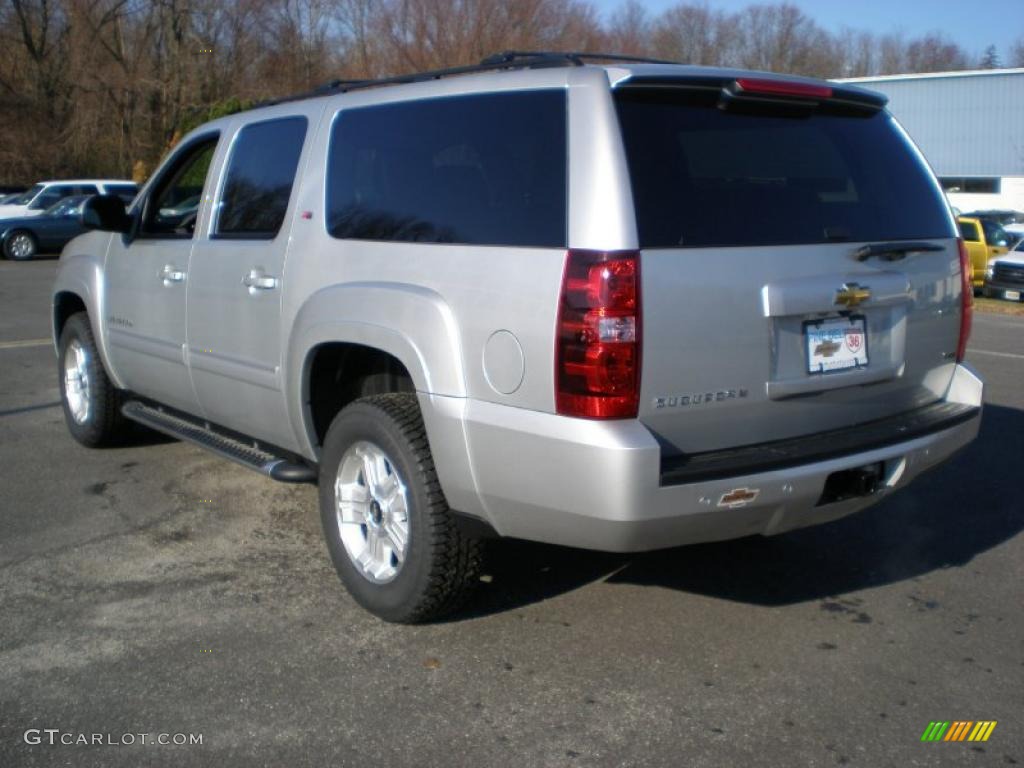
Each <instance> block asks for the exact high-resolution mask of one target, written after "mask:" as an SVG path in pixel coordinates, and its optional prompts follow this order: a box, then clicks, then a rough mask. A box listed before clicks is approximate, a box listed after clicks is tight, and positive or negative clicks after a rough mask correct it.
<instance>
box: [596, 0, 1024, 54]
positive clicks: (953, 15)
mask: <svg viewBox="0 0 1024 768" xmlns="http://www.w3.org/2000/svg"><path fill="white" fill-rule="evenodd" d="M685 1H686V2H691V1H699V0H685ZM757 1H758V2H762V3H765V4H774V3H775V2H777V0H757ZM595 2H596V3H597V6H598V7H599V8H600V9H601V10H602V11H603V12H604V13H605V14H607V13H608V12H609V11H611V10H613V9H615V8H616V7H618V6H619V5H620V2H621V0H595ZM790 2H792V4H793V5H796V6H798V7H799V8H800V9H801V10H803V11H804V13H806V14H807V15H808V16H810V17H811V18H813V19H814V20H815V21H816V22H817V23H818V24H820V25H821V26H823V27H824V28H825V29H828V30H829V31H832V32H834V31H837V30H839V29H841V28H842V27H844V26H845V27H852V28H854V29H866V30H868V31H870V32H876V33H879V34H884V33H887V32H896V31H902V32H903V33H904V34H905V35H906V36H907V37H914V36H917V35H921V34H924V33H925V32H931V31H933V30H934V31H939V32H943V33H944V34H946V35H947V36H948V37H949V38H951V39H952V40H953V41H954V42H956V43H959V44H960V45H961V46H962V47H963V48H964V49H965V50H966V51H967V53H968V54H969V55H970V56H972V57H974V58H976V57H978V56H980V55H981V53H982V52H983V51H984V50H985V48H986V47H988V46H989V45H991V44H994V45H995V46H996V47H997V48H998V49H999V56H1000V58H1001V59H1002V61H1003V63H1004V64H1005V63H1006V59H1007V57H1008V56H1009V51H1010V46H1011V45H1012V44H1013V42H1014V40H1016V39H1017V38H1018V36H1021V35H1024V0H795V1H794V0H790ZM641 3H642V4H643V5H644V6H645V7H646V8H647V9H648V10H649V11H650V12H651V13H652V14H657V13H660V12H661V11H663V10H665V9H666V8H669V7H671V6H673V5H677V4H678V3H679V0H641ZM753 4H754V2H753V0H709V2H708V5H710V7H711V8H713V9H716V10H724V11H737V10H740V9H742V8H745V7H747V6H748V5H753Z"/></svg>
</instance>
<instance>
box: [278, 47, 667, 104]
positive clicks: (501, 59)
mask: <svg viewBox="0 0 1024 768" xmlns="http://www.w3.org/2000/svg"><path fill="white" fill-rule="evenodd" d="M588 60H590V61H622V62H633V63H639V64H679V62H678V61H668V60H666V59H651V58H647V57H645V56H625V55H622V54H618V53H596V52H593V53H592V52H587V51H502V52H501V53H495V54H493V55H491V56H488V57H486V58H485V59H483V60H481V61H480V63H479V64H468V65H465V66H461V67H447V68H445V69H432V70H427V71H426V72H412V73H410V74H407V75H395V76H392V77H380V78H375V79H367V80H332V81H331V82H329V83H325V84H323V85H321V86H318V87H317V88H314V89H313V90H311V91H306V92H304V93H297V94H295V95H293V96H286V97H284V98H281V99H273V100H270V101H264V102H261V103H260V104H259V105H258V106H261V107H267V106H271V105H274V104H283V103H285V102H289V101H299V100H301V99H308V98H313V97H315V96H328V95H331V94H336V93H348V92H349V91H355V90H361V89H363V88H376V87H378V86H382V85H402V84H406V83H422V82H426V81H429V80H440V79H441V78H443V77H452V76H453V75H468V74H471V73H474V72H493V71H497V70H503V69H546V68H549V67H582V66H583V65H584V64H586V62H587V61H588Z"/></svg>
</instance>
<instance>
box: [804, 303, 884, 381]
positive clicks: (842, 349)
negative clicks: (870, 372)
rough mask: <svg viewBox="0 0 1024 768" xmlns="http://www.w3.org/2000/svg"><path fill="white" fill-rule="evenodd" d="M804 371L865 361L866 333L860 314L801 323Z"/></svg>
mask: <svg viewBox="0 0 1024 768" xmlns="http://www.w3.org/2000/svg"><path fill="white" fill-rule="evenodd" d="M804 340H805V342H806V344H807V372H808V373H834V372H835V371H845V370H847V369H849V368H862V367H864V366H865V365H867V364H868V335H867V331H866V330H865V323H864V318H863V317H861V316H854V317H835V318H829V319H827V320H809V321H807V322H805V323H804Z"/></svg>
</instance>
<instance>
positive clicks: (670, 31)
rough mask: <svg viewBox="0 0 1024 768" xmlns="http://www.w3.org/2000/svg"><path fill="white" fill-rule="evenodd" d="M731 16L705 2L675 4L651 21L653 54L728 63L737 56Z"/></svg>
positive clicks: (733, 19) (733, 60) (733, 21)
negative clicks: (652, 24)
mask: <svg viewBox="0 0 1024 768" xmlns="http://www.w3.org/2000/svg"><path fill="white" fill-rule="evenodd" d="M737 44H738V36H737V31H736V25H735V18H734V17H732V16H729V15H727V14H725V13H723V12H722V11H713V10H711V8H710V6H708V5H707V4H706V3H702V4H686V5H677V6H674V7H672V8H669V9H668V10H666V11H665V12H664V13H663V14H662V15H661V16H660V17H659V18H658V19H657V20H656V21H655V22H654V29H653V33H652V48H653V51H654V53H655V54H656V55H658V56H661V57H663V58H667V59H672V60H674V61H681V62H684V63H687V64H701V65H720V64H724V65H728V64H733V63H735V61H736V58H737V56H738V52H737Z"/></svg>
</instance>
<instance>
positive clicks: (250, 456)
mask: <svg viewBox="0 0 1024 768" xmlns="http://www.w3.org/2000/svg"><path fill="white" fill-rule="evenodd" d="M121 413H123V414H124V416H125V418H128V419H131V420H132V421H136V422H138V423H139V424H142V425H143V426H146V427H149V428H150V429H155V430H156V431H157V432H163V433H164V434H165V435H170V436H171V437H175V438H177V439H179V440H185V441H186V442H189V443H194V444H196V445H198V446H199V447H200V448H206V449H207V450H208V451H212V452H213V453H216V454H217V455H218V456H222V457H224V458H225V459H230V460H231V461H233V462H235V463H236V464H241V465H242V466H243V467H248V468H249V469H254V470H256V471H257V472H260V473H262V474H264V475H266V476H267V477H269V478H271V479H272V480H277V481H278V482H282V483H315V482H316V470H315V469H313V468H312V467H310V466H308V465H306V464H302V463H299V462H294V461H289V460H288V459H284V458H282V457H281V456H278V455H277V454H274V453H270V452H269V451H267V450H266V449H265V448H264V447H262V446H259V445H258V444H257V443H256V442H255V441H253V442H252V443H245V442H242V441H241V440H238V439H236V438H233V437H228V436H227V435H223V434H220V433H219V432H214V431H213V430H212V429H210V427H209V426H208V425H206V424H203V423H200V422H197V421H193V420H191V419H189V418H186V417H185V416H182V415H179V414H176V413H170V412H168V411H165V410H163V409H161V408H158V407H155V406H152V405H147V404H146V403H143V402H140V401H138V400H130V401H129V402H127V403H125V404H124V405H123V406H122V407H121Z"/></svg>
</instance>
